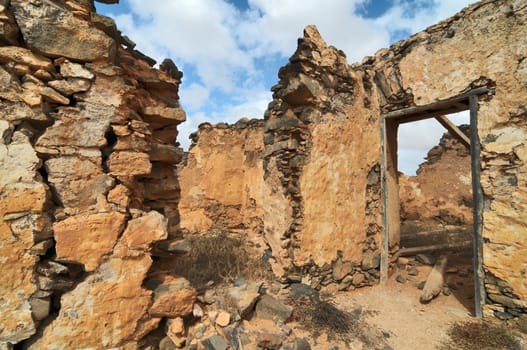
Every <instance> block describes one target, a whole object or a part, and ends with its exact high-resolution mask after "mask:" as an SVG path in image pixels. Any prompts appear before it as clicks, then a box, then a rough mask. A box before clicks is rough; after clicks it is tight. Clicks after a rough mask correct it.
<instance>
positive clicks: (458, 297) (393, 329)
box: [333, 266, 475, 350]
mask: <svg viewBox="0 0 527 350" xmlns="http://www.w3.org/2000/svg"><path fill="white" fill-rule="evenodd" d="M430 268H431V267H428V266H420V267H418V270H419V275H418V276H415V277H410V278H411V279H414V281H410V280H408V281H406V282H405V283H399V282H397V281H395V277H396V276H397V275H398V274H400V275H402V276H404V277H406V273H405V271H403V270H398V271H395V273H394V274H393V275H392V276H391V278H390V279H389V281H388V283H387V284H386V285H384V286H383V285H377V286H375V287H370V288H361V289H358V290H355V291H353V292H349V293H346V294H339V295H336V296H335V297H334V299H333V300H334V302H335V303H336V305H338V307H339V308H342V309H343V310H351V309H353V308H356V307H357V305H360V306H361V307H362V309H363V315H364V316H363V317H364V318H363V319H364V321H365V322H366V323H367V324H368V325H370V326H372V327H375V328H377V329H379V330H381V331H383V332H384V334H386V335H387V337H386V341H387V343H388V344H389V345H390V346H391V347H392V348H393V349H395V350H407V349H421V350H427V349H437V348H438V346H440V345H441V343H442V341H445V340H447V339H448V338H447V335H446V334H447V331H448V329H449V327H450V326H451V325H452V324H454V323H456V322H460V321H461V322H463V321H471V320H474V319H475V318H474V316H473V310H474V306H473V304H474V297H473V296H474V290H473V283H472V275H471V274H470V273H469V272H470V271H469V269H468V267H467V266H463V267H461V268H460V269H458V271H456V272H453V273H449V274H447V283H448V284H449V285H451V286H452V288H455V290H452V294H451V295H448V296H446V295H443V294H441V295H439V296H438V297H437V298H435V299H434V300H432V301H431V302H430V303H428V304H421V303H420V302H419V296H420V295H421V290H419V289H418V288H417V284H418V282H420V281H423V280H426V277H427V276H428V272H429V270H430ZM460 275H461V276H460Z"/></svg>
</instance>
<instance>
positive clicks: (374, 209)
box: [264, 27, 381, 290]
mask: <svg viewBox="0 0 527 350" xmlns="http://www.w3.org/2000/svg"><path fill="white" fill-rule="evenodd" d="M304 34H305V35H304V38H302V39H300V40H299V46H298V49H297V51H296V53H295V54H294V55H293V56H292V57H291V58H290V63H289V64H288V65H286V66H285V67H283V68H282V69H281V70H280V72H279V77H280V82H279V83H278V85H276V86H275V87H273V91H274V94H273V97H274V100H273V102H272V103H271V104H270V105H269V109H268V111H267V112H266V116H265V143H266V149H265V159H264V165H265V167H266V168H265V170H266V174H265V177H266V178H265V182H266V186H265V188H264V195H265V197H264V199H265V200H266V202H265V203H266V208H265V210H266V213H265V214H266V215H265V216H264V218H265V219H264V226H265V235H266V238H267V240H268V242H269V245H270V246H271V248H272V250H273V254H274V255H275V258H276V261H277V264H276V266H275V272H277V273H279V274H280V275H285V276H287V278H288V279H290V280H297V279H301V278H302V276H304V282H308V283H310V284H311V285H312V286H313V287H317V288H318V287H321V286H325V287H327V288H331V289H335V290H336V289H347V288H354V287H358V286H362V285H367V284H372V283H375V282H376V280H377V278H378V267H379V260H380V254H379V249H378V246H379V242H380V241H379V239H380V230H381V227H380V225H381V211H380V199H381V197H380V167H379V164H380V163H379V161H380V131H379V124H378V109H379V106H378V105H377V106H376V105H375V103H376V101H377V99H376V98H375V97H374V96H372V91H371V85H370V84H369V79H370V77H369V76H368V73H367V72H356V71H353V70H352V69H351V67H350V66H349V65H348V64H347V62H346V58H345V56H344V54H343V53H342V51H339V50H337V49H336V48H334V47H332V46H327V45H326V43H325V42H324V41H323V39H322V38H321V37H320V34H319V33H318V31H317V29H316V28H315V27H308V28H306V30H305V33H304ZM364 81H366V82H367V83H366V84H364V83H363V82H364ZM376 110H377V112H376ZM288 208H291V209H288ZM284 209H286V210H284ZM278 212H281V213H286V214H288V215H289V217H286V218H280V219H279V220H277V219H276V213H278ZM282 215H283V214H282ZM305 276H308V277H307V281H306V277H305Z"/></svg>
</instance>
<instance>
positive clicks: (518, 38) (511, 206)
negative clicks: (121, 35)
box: [357, 1, 527, 315]
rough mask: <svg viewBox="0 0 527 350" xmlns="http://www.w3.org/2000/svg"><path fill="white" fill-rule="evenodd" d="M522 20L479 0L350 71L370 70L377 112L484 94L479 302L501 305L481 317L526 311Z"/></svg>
mask: <svg viewBox="0 0 527 350" xmlns="http://www.w3.org/2000/svg"><path fill="white" fill-rule="evenodd" d="M526 19H527V7H526V6H525V5H524V4H523V3H520V2H514V1H481V2H479V3H476V4H474V5H472V6H469V7H468V8H466V9H465V10H463V11H462V12H461V13H459V14H457V15H455V16H454V17H452V18H450V19H448V20H446V21H443V22H440V23H439V24H437V25H435V26H432V27H430V28H428V29H427V30H426V31H423V32H421V33H418V34H416V35H414V36H412V37H410V38H409V39H408V40H406V41H403V42H399V43H396V44H394V45H393V46H392V47H391V48H390V49H384V50H380V51H379V52H378V53H377V54H376V55H375V57H372V58H366V59H365V60H364V61H363V64H362V65H361V66H357V69H364V70H371V71H373V72H375V73H374V74H375V76H376V79H375V80H376V85H377V87H378V89H379V91H380V92H381V93H380V94H379V96H380V98H381V103H380V104H381V106H382V111H383V112H385V111H389V110H395V109H398V108H401V107H404V106H408V105H414V104H416V105H426V104H429V103H432V102H434V101H437V100H440V99H446V98H449V97H453V96H457V95H460V94H461V93H462V92H464V91H467V90H469V89H471V88H474V87H478V86H486V87H488V88H489V89H490V93H489V94H488V95H487V96H482V97H480V99H479V112H478V135H479V139H480V142H481V145H482V152H481V186H482V187H483V194H484V198H485V199H484V201H485V202H484V211H483V241H484V246H483V268H484V271H485V276H486V277H485V285H486V291H487V299H486V303H488V304H489V305H490V304H493V303H498V304H501V305H502V307H493V306H489V307H487V308H486V314H487V315H490V314H493V312H492V311H496V312H498V313H499V312H507V311H511V312H512V313H517V312H518V310H522V312H524V311H526V309H525V306H526V305H525V301H526V300H527V299H526V297H527V285H526V284H525V271H526V268H527V255H525V249H526V247H527V241H526V237H527V236H526V235H525V232H526V228H527V222H526V221H525V218H526V217H527V216H526V212H525V193H524V191H523V188H524V186H523V185H522V184H524V183H525V169H526V157H525V152H524V151H523V150H524V148H525V145H524V143H525V140H526V138H525V136H526V134H525V116H526V104H525V101H526V100H527V89H526V88H525V87H526V82H527V75H526V68H525V67H526V62H527V61H526V60H525V57H526V55H525V52H524V50H523V49H522V48H523V47H525V45H526V40H527V39H526V38H527V36H526V34H527V26H526V25H525V21H526ZM496 281H498V282H496ZM505 300H506V301H507V302H505ZM513 305H514V307H511V306H513Z"/></svg>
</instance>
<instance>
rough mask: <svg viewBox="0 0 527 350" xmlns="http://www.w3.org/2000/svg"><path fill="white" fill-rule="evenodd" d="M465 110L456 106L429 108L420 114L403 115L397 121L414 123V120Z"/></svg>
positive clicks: (399, 122)
mask: <svg viewBox="0 0 527 350" xmlns="http://www.w3.org/2000/svg"><path fill="white" fill-rule="evenodd" d="M464 110H465V109H459V108H457V107H455V106H451V107H448V108H444V109H440V110H433V111H430V110H428V111H426V112H423V113H420V114H410V115H408V116H401V117H398V118H396V119H395V121H396V122H397V123H398V124H405V123H412V122H416V121H419V120H424V119H430V118H435V117H437V116H441V115H445V114H452V113H457V112H460V111H464Z"/></svg>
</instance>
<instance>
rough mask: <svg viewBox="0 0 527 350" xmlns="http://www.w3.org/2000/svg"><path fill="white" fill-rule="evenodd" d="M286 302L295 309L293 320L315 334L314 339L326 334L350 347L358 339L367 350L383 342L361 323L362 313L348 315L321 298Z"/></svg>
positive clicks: (305, 298) (332, 339) (330, 338)
mask: <svg viewBox="0 0 527 350" xmlns="http://www.w3.org/2000/svg"><path fill="white" fill-rule="evenodd" d="M287 302H288V304H289V305H291V306H293V315H292V320H293V321H295V322H298V323H299V324H300V325H301V326H302V327H303V328H305V329H306V330H307V331H309V332H310V333H311V334H313V336H314V338H317V337H318V336H319V335H321V334H323V333H324V334H327V336H328V340H330V341H335V340H336V341H343V342H345V343H350V342H351V341H352V340H353V339H359V340H360V341H361V342H362V343H363V344H364V345H365V346H367V348H370V347H373V346H375V344H378V343H379V341H382V340H381V339H380V337H378V336H377V335H375V334H374V333H375V332H374V331H372V330H371V328H370V327H369V326H368V325H367V324H366V323H365V322H363V321H362V320H361V319H360V314H361V311H360V310H359V311H358V312H357V313H355V312H353V313H350V312H346V311H343V310H340V309H339V308H337V307H336V306H335V304H333V303H332V302H331V301H326V300H319V299H318V298H311V299H310V298H307V297H302V298H298V299H294V298H290V299H288V301H287Z"/></svg>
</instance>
